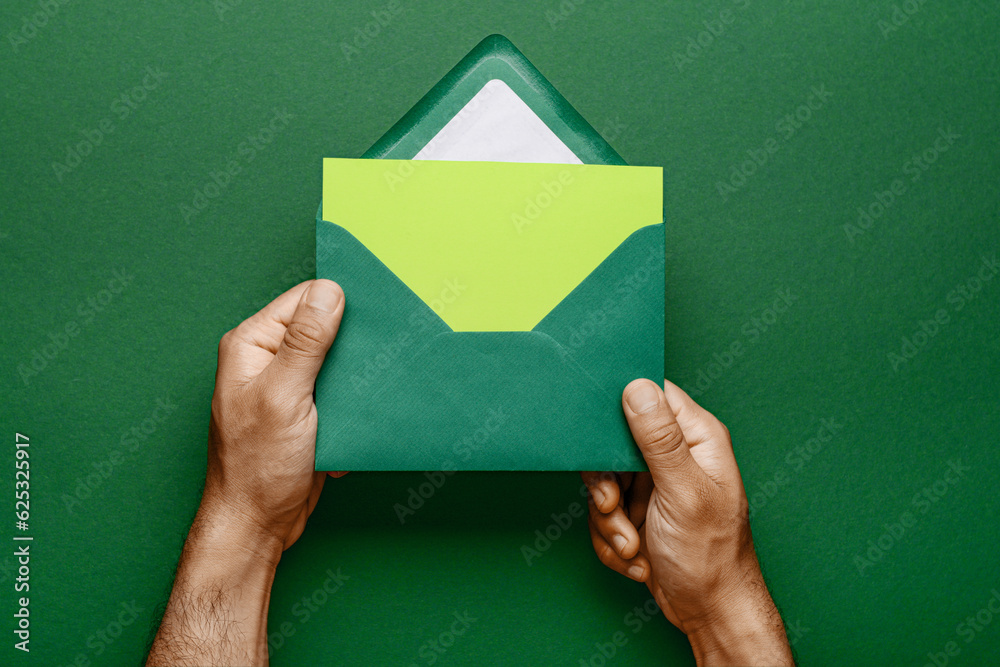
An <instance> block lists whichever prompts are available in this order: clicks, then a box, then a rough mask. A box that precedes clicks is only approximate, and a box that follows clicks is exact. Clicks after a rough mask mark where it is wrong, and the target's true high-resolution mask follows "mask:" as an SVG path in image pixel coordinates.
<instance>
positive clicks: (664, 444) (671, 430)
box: [642, 420, 684, 453]
mask: <svg viewBox="0 0 1000 667" xmlns="http://www.w3.org/2000/svg"><path fill="white" fill-rule="evenodd" d="M642 439H643V441H644V442H645V444H647V445H650V446H652V447H653V448H654V450H655V451H662V452H665V453H670V452H673V451H674V450H676V449H677V448H678V447H680V446H681V443H683V442H684V432H683V431H681V427H680V425H679V424H678V423H677V422H676V421H659V420H658V421H656V422H654V423H652V424H649V425H647V426H646V428H644V429H643V430H642Z"/></svg>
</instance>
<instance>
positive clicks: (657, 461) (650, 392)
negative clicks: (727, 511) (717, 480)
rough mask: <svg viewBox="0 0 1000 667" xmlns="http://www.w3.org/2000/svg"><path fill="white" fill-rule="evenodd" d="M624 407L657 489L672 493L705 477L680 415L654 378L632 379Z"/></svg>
mask: <svg viewBox="0 0 1000 667" xmlns="http://www.w3.org/2000/svg"><path fill="white" fill-rule="evenodd" d="M622 408H623V409H624V411H625V419H626V420H627V421H628V426H629V429H631V431H632V437H633V438H634V439H635V442H636V444H637V445H639V449H640V450H641V451H642V457H643V458H644V459H645V460H646V465H647V466H649V472H650V474H651V475H652V477H653V483H654V484H655V485H656V488H657V489H659V490H660V491H662V492H664V493H668V494H669V493H670V490H671V489H676V488H683V487H684V486H687V485H693V484H701V483H702V482H703V481H704V478H705V472H704V471H703V470H702V469H701V467H700V466H699V465H698V463H697V462H696V461H695V460H694V458H692V456H691V450H690V449H688V444H687V441H686V440H685V439H684V432H683V431H681V427H680V425H679V424H678V423H677V417H676V416H675V415H674V411H673V410H672V409H671V408H670V404H669V403H667V399H666V396H664V395H663V390H662V389H660V387H659V386H658V385H657V384H656V383H655V382H652V381H650V380H645V379H641V380H633V381H632V382H630V383H629V385H628V386H627V387H625V391H624V392H623V393H622Z"/></svg>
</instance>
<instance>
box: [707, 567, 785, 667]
mask: <svg viewBox="0 0 1000 667" xmlns="http://www.w3.org/2000/svg"><path fill="white" fill-rule="evenodd" d="M688 639H689V640H690V641H691V648H692V650H693V651H694V656H695V660H696V661H697V663H698V665H699V666H700V667H705V666H707V665H757V666H762V665H774V666H778V665H780V666H782V667H785V666H791V665H794V664H795V662H794V660H793V659H792V652H791V649H790V648H789V646H788V638H787V636H786V634H785V626H784V624H783V623H782V622H781V615H780V614H779V613H778V609H777V607H775V606H774V602H773V601H772V600H771V596H770V594H769V593H768V592H767V587H766V586H765V585H764V582H763V580H761V581H760V583H759V586H753V587H751V588H750V589H749V590H748V591H747V595H746V596H741V597H740V598H738V599H735V600H732V601H731V602H730V604H729V605H728V606H727V609H726V610H725V613H723V614H721V615H720V616H719V617H718V618H716V619H713V620H712V622H711V623H706V624H704V625H703V626H701V627H699V628H698V630H697V631H696V632H691V633H690V634H688Z"/></svg>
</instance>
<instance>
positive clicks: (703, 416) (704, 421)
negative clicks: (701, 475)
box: [663, 380, 732, 447]
mask: <svg viewBox="0 0 1000 667" xmlns="http://www.w3.org/2000/svg"><path fill="white" fill-rule="evenodd" d="M663 390H664V392H663V393H664V395H665V396H666V399H667V403H668V404H669V405H670V409H671V410H673V412H674V416H675V417H676V418H677V423H678V424H680V427H681V430H682V431H683V432H684V438H685V440H687V443H688V446H689V447H694V446H696V445H697V444H699V443H702V442H707V441H710V440H711V441H716V440H717V441H719V442H720V443H723V442H724V443H726V444H727V445H729V446H730V447H732V440H731V439H730V437H729V429H727V428H726V427H725V425H724V424H723V423H722V422H721V421H719V420H718V419H717V418H716V417H715V415H713V414H712V413H711V412H709V411H708V410H706V409H705V408H703V407H701V406H700V405H698V404H697V403H696V402H695V400H694V399H693V398H691V397H690V396H688V394H687V392H685V391H684V390H683V389H681V388H680V387H678V386H677V385H675V384H674V383H672V382H670V381H669V380H664V381H663Z"/></svg>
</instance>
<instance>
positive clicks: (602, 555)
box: [595, 542, 618, 568]
mask: <svg viewBox="0 0 1000 667" xmlns="http://www.w3.org/2000/svg"><path fill="white" fill-rule="evenodd" d="M595 548H596V550H597V558H598V559H599V560H600V561H601V562H602V563H604V564H605V565H607V566H608V567H610V568H614V567H615V565H616V564H617V563H618V554H616V553H615V550H614V549H612V548H611V545H609V544H608V543H607V542H604V543H602V544H600V545H599V546H597V547H595Z"/></svg>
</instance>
